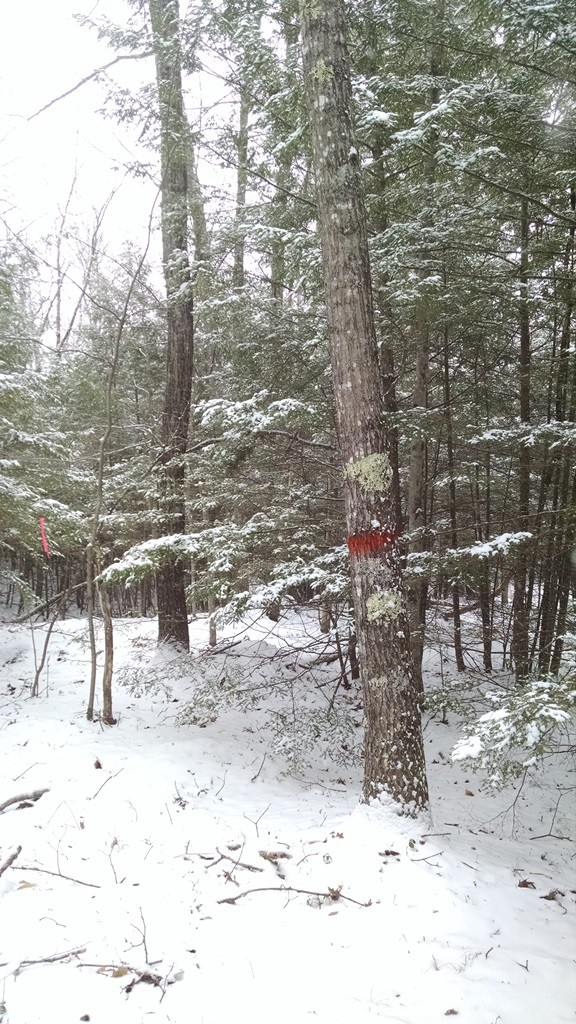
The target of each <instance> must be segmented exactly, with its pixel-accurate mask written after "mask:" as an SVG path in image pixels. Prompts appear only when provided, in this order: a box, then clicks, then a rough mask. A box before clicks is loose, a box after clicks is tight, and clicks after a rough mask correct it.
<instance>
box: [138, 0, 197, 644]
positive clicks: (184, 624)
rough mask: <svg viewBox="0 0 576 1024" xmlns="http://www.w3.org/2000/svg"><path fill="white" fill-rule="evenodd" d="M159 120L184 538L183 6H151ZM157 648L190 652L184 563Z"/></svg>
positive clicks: (171, 469) (161, 614)
mask: <svg viewBox="0 0 576 1024" xmlns="http://www.w3.org/2000/svg"><path fill="white" fill-rule="evenodd" d="M149 12H150V22H151V26H152V38H153V44H154V55H155V60H156V84H157V92H158V106H159V113H160V140H161V170H162V181H161V196H162V255H163V264H164V279H165V283H166V299H167V308H166V315H167V328H168V337H167V351H166V390H165V395H164V408H163V413H162V438H161V440H162V458H161V467H160V477H159V480H160V502H161V513H162V531H163V533H165V534H168V535H174V534H180V533H184V531H185V528H186V521H185V494H184V485H185V465H184V456H185V454H186V447H187V442H188V425H189V420H190V402H191V391H192V372H193V340H194V322H193V303H192V284H191V275H190V262H189V258H188V224H187V219H188V218H187V213H188V158H189V131H188V124H187V121H186V116H185V113H184V106H183V100H182V71H181V54H180V41H179V9H178V0H149ZM156 586H157V595H158V641H159V642H160V643H163V642H165V643H172V644H175V645H177V646H179V647H183V648H185V649H186V650H187V649H188V647H189V634H188V616H187V609H186V577H185V568H184V563H183V562H182V560H181V559H177V558H175V559H173V560H171V561H169V562H167V563H166V564H165V565H164V566H163V567H162V568H161V570H159V572H158V575H157V580H156Z"/></svg>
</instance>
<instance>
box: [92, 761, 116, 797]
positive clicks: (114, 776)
mask: <svg viewBox="0 0 576 1024" xmlns="http://www.w3.org/2000/svg"><path fill="white" fill-rule="evenodd" d="M123 771H124V769H123V768H119V769H118V771H117V772H114V775H109V776H108V778H107V779H104V782H103V783H102V785H101V786H99V788H98V789H97V790H96V792H95V793H94V796H93V797H88V799H89V800H90V799H92V800H95V799H96V797H97V796H98V793H99V792H100V790H102V789H104V786H105V785H106V783H107V782H110V779H115V778H116V776H117V775H120V772H123Z"/></svg>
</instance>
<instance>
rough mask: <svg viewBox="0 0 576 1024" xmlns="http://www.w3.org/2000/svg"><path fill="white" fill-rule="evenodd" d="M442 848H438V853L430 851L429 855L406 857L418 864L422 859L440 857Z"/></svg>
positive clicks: (412, 862)
mask: <svg viewBox="0 0 576 1024" xmlns="http://www.w3.org/2000/svg"><path fill="white" fill-rule="evenodd" d="M443 853H444V850H438V853H431V854H430V856H429V857H408V860H409V861H410V863H411V864H418V863H419V862H421V861H423V860H433V859H434V857H441V856H442V854H443Z"/></svg>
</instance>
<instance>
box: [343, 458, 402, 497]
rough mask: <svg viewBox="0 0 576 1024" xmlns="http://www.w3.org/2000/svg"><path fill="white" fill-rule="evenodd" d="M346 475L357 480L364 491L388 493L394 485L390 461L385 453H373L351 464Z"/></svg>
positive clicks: (347, 467)
mask: <svg viewBox="0 0 576 1024" xmlns="http://www.w3.org/2000/svg"><path fill="white" fill-rule="evenodd" d="M346 474H347V475H348V476H350V477H352V478H353V479H354V480H357V481H358V483H359V484H360V487H362V489H363V490H364V491H372V492H383V491H387V490H388V489H389V487H390V484H391V483H392V467H391V466H390V460H389V458H388V456H387V455H385V454H384V453H383V452H373V453H372V455H366V456H365V457H364V458H363V459H359V460H358V462H349V463H348V465H347V466H346Z"/></svg>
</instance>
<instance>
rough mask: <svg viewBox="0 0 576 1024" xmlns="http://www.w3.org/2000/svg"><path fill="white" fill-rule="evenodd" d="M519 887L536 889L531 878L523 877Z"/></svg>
mask: <svg viewBox="0 0 576 1024" xmlns="http://www.w3.org/2000/svg"><path fill="white" fill-rule="evenodd" d="M518 888H519V889H535V888H536V886H535V885H534V882H531V881H530V879H529V878H521V879H520V881H519V882H518Z"/></svg>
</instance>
